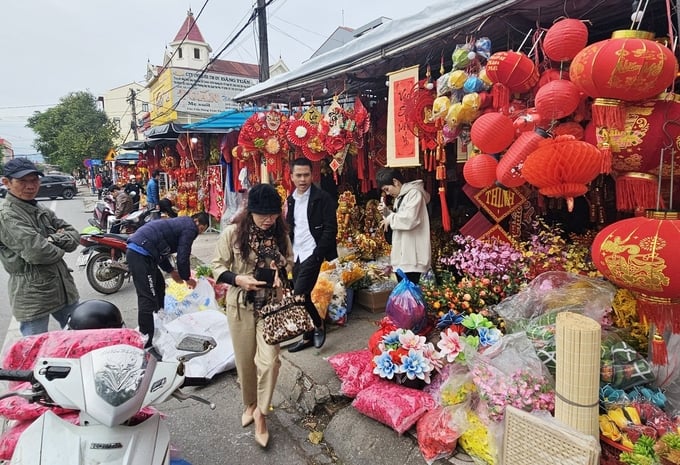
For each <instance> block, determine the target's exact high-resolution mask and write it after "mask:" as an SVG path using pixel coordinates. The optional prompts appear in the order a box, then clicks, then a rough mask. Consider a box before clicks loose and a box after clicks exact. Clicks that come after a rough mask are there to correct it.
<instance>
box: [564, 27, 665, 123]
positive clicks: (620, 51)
mask: <svg viewBox="0 0 680 465" xmlns="http://www.w3.org/2000/svg"><path fill="white" fill-rule="evenodd" d="M653 37H654V35H653V34H652V33H649V32H644V31H628V30H626V31H615V32H614V33H613V34H612V38H611V39H607V40H603V41H600V42H596V43H594V44H592V45H589V46H588V47H586V48H584V49H583V50H581V51H580V52H579V53H578V54H577V55H576V57H574V60H573V61H572V62H571V65H570V67H569V76H570V78H571V81H572V82H573V83H574V84H576V86H577V87H578V88H579V89H580V90H581V91H583V92H584V93H585V94H586V95H588V96H590V97H593V98H595V99H596V100H595V102H594V103H593V119H594V120H595V122H596V124H597V125H598V126H606V127H613V128H617V129H622V128H623V123H624V120H625V114H624V112H623V109H622V108H621V107H620V101H638V100H644V99H648V98H652V97H655V96H656V95H658V94H659V93H661V92H663V90H664V89H666V88H667V87H669V86H670V85H671V84H673V80H674V79H675V76H676V74H677V72H678V62H677V60H676V59H675V56H674V55H673V52H672V51H671V50H670V49H669V48H668V47H666V46H664V45H662V44H660V43H658V42H655V41H653V40H650V39H652V38H653Z"/></svg>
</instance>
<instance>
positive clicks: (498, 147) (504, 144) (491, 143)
mask: <svg viewBox="0 0 680 465" xmlns="http://www.w3.org/2000/svg"><path fill="white" fill-rule="evenodd" d="M514 138H515V127H514V126H513V124H512V120H511V119H510V118H508V117H507V116H505V115H504V114H502V113H498V112H491V113H485V114H483V115H482V116H480V117H479V118H477V119H476V120H475V121H474V122H473V123H472V127H471V128H470V140H471V141H472V143H473V144H475V146H476V147H478V148H479V150H481V151H482V152H485V153H498V152H502V151H503V150H505V149H507V148H508V147H509V146H510V144H511V143H512V141H513V139H514Z"/></svg>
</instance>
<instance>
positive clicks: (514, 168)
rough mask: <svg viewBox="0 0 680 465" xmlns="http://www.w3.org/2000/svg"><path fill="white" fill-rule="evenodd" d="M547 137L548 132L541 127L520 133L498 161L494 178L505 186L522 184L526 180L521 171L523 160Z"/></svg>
mask: <svg viewBox="0 0 680 465" xmlns="http://www.w3.org/2000/svg"><path fill="white" fill-rule="evenodd" d="M548 137H549V135H548V133H547V132H545V131H544V130H543V129H541V128H536V129H534V130H533V131H526V132H523V133H521V134H520V135H519V137H518V138H517V140H516V141H515V142H513V143H512V145H511V146H510V148H509V149H508V150H507V151H506V152H505V154H503V156H502V157H501V160H500V161H499V162H498V167H496V180H497V181H498V182H499V183H500V184H501V185H503V186H505V187H519V186H521V185H522V184H524V183H525V182H526V180H525V179H524V177H523V176H522V171H521V170H522V165H523V163H524V160H526V158H527V156H528V155H529V154H530V153H531V152H533V151H534V150H536V149H537V148H538V144H539V143H540V142H541V141H543V140H545V139H546V138H548Z"/></svg>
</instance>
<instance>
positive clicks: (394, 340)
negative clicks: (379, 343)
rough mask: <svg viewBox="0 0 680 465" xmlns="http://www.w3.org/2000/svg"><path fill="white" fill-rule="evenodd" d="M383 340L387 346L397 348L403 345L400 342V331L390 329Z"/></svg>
mask: <svg viewBox="0 0 680 465" xmlns="http://www.w3.org/2000/svg"><path fill="white" fill-rule="evenodd" d="M382 340H383V344H385V347H386V348H389V349H396V348H398V347H399V346H400V345H401V343H400V342H399V331H390V332H389V333H388V334H385V335H384V336H383V338H382Z"/></svg>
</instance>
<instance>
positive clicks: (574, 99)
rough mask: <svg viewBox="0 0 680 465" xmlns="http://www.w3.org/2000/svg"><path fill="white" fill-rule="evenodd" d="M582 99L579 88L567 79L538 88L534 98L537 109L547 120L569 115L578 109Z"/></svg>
mask: <svg viewBox="0 0 680 465" xmlns="http://www.w3.org/2000/svg"><path fill="white" fill-rule="evenodd" d="M580 101H581V96H580V94H579V90H578V88H577V87H576V86H575V85H574V84H573V83H572V82H570V81H568V80H566V79H557V80H554V81H550V82H548V83H547V84H545V85H544V86H543V87H541V88H540V89H538V92H536V97H535V99H534V102H535V106H536V111H538V114H539V115H541V117H542V118H544V119H545V120H547V121H554V120H558V119H562V118H564V117H565V116H569V115H570V114H572V113H573V112H574V111H576V108H577V107H578V105H579V102H580Z"/></svg>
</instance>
